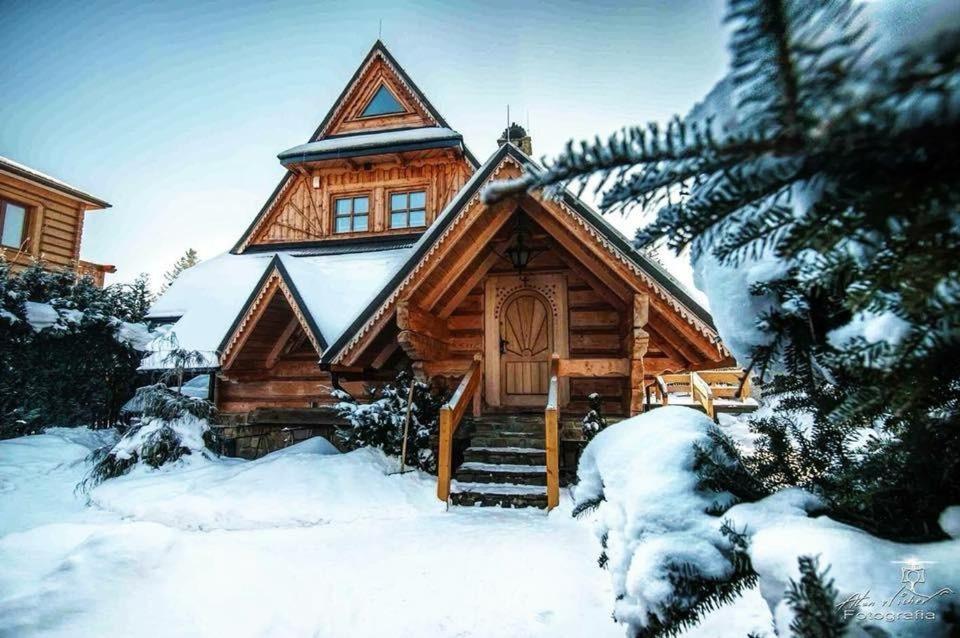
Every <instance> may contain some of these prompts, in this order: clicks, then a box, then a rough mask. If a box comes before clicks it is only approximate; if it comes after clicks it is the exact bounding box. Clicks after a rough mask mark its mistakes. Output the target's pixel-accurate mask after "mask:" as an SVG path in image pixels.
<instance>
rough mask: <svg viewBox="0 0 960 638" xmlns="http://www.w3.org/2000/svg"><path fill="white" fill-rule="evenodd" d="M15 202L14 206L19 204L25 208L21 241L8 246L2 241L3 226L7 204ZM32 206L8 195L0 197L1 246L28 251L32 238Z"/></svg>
mask: <svg viewBox="0 0 960 638" xmlns="http://www.w3.org/2000/svg"><path fill="white" fill-rule="evenodd" d="M9 204H13V205H14V206H19V207H20V208H22V209H23V228H21V229H20V243H19V244H17V245H16V246H8V245H6V244H4V243H3V242H2V237H3V226H4V223H5V222H6V219H7V205H9ZM31 208H32V207H31V206H30V205H29V204H26V203H24V202H20V201H16V200H13V199H9V198H7V197H0V248H6V249H7V250H16V251H18V252H28V251H29V248H30V246H29V243H30V242H29V239H30V235H29V233H30V218H31V212H30V211H31Z"/></svg>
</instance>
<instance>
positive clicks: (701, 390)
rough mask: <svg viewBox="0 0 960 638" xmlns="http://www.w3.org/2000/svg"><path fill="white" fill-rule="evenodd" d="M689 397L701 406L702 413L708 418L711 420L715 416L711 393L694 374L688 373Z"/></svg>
mask: <svg viewBox="0 0 960 638" xmlns="http://www.w3.org/2000/svg"><path fill="white" fill-rule="evenodd" d="M690 396H691V398H693V400H694V401H696V402H697V403H699V404H700V405H701V406H703V411H704V412H706V413H707V416H708V417H710V418H711V419H712V418H714V417H715V416H716V415H715V414H714V411H713V391H712V390H711V389H710V386H709V385H707V382H706V381H704V380H703V379H702V378H701V377H700V375H699V374H697V373H696V372H691V373H690Z"/></svg>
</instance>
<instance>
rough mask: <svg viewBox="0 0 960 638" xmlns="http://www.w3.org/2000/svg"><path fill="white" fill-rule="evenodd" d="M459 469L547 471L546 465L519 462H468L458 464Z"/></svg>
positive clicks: (541, 472) (536, 472) (530, 472)
mask: <svg viewBox="0 0 960 638" xmlns="http://www.w3.org/2000/svg"><path fill="white" fill-rule="evenodd" d="M460 469H461V470H473V471H474V472H521V473H529V474H543V473H545V472H546V471H547V466H546V465H526V464H519V463H479V462H474V461H471V462H468V463H464V464H462V465H461V466H460Z"/></svg>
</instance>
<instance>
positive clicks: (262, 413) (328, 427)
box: [215, 409, 344, 459]
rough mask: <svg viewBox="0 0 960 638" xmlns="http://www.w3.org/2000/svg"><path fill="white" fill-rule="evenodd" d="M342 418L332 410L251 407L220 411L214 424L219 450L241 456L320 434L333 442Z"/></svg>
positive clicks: (260, 453) (252, 456)
mask: <svg viewBox="0 0 960 638" xmlns="http://www.w3.org/2000/svg"><path fill="white" fill-rule="evenodd" d="M343 425H344V421H343V419H341V418H340V417H338V416H337V415H336V414H335V413H334V412H333V411H332V410H324V409H304V410H274V409H262V410H253V411H251V412H247V413H241V414H222V415H221V419H220V424H219V425H217V426H215V427H216V431H217V434H218V435H219V436H220V441H221V443H220V446H221V454H224V455H225V456H238V457H240V458H244V459H257V458H260V457H261V456H263V455H264V454H268V453H270V452H274V451H276V450H280V449H283V448H285V447H289V446H291V445H294V444H295V443H300V442H301V441H306V440H307V439H309V438H312V437H315V436H322V437H323V438H325V439H327V440H328V441H330V443H332V444H333V445H335V446H336V445H337V437H336V433H337V428H338V427H341V426H343Z"/></svg>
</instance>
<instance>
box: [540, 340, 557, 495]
mask: <svg viewBox="0 0 960 638" xmlns="http://www.w3.org/2000/svg"><path fill="white" fill-rule="evenodd" d="M559 373H560V355H558V354H556V353H554V355H553V357H552V358H551V360H550V389H549V391H548V393H547V408H546V410H545V411H544V415H543V416H544V427H545V429H546V433H545V435H546V436H545V440H546V448H547V449H546V452H547V510H548V511H549V510H551V509H553V508H554V507H556V506H557V505H559V504H560V433H559V424H558V421H559V416H558V411H559V409H558V405H557V391H558V386H559V379H558V376H559Z"/></svg>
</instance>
